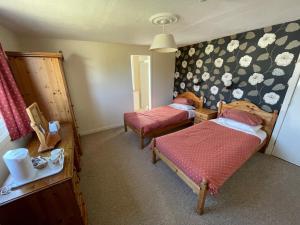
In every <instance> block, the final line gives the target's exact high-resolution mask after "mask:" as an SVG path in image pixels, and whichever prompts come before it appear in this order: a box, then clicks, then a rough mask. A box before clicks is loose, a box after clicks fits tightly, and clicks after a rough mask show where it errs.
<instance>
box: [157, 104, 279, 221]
mask: <svg viewBox="0 0 300 225" xmlns="http://www.w3.org/2000/svg"><path fill="white" fill-rule="evenodd" d="M233 108H234V109H238V110H242V111H246V112H249V113H252V114H255V115H258V116H260V117H261V118H262V119H263V127H262V129H263V130H264V131H265V132H266V133H267V138H266V139H265V141H264V142H263V143H261V144H260V145H259V146H258V147H257V149H256V151H255V152H257V151H260V150H262V149H264V148H265V147H266V146H267V145H268V143H269V141H270V137H271V135H272V131H273V128H274V125H275V122H276V119H277V114H278V113H277V111H274V112H273V113H268V112H265V111H263V110H261V109H260V108H259V107H257V106H256V105H255V104H253V103H251V102H247V101H235V102H232V103H229V104H222V103H221V104H220V106H219V110H218V113H219V114H220V113H221V112H223V111H224V110H225V109H233ZM158 159H161V160H162V161H164V162H165V163H166V164H167V165H168V166H169V167H170V168H171V169H172V170H173V171H174V172H175V173H176V174H177V175H178V176H179V177H180V178H181V179H182V180H183V181H184V182H185V183H186V184H187V185H188V186H189V187H190V188H191V189H192V190H193V192H194V193H196V194H198V204H197V213H198V214H200V215H202V214H203V212H204V204H205V199H206V194H207V191H208V181H206V180H203V181H202V182H201V183H200V184H196V183H195V182H194V181H192V180H191V179H190V178H189V177H188V176H187V175H186V174H185V173H184V172H183V171H182V170H180V169H179V168H178V167H177V166H176V165H175V164H174V163H173V162H172V161H170V160H169V159H168V158H167V157H166V156H164V155H163V154H162V153H161V152H160V151H159V149H158V148H153V150H152V163H153V164H155V163H156V162H157V160H158Z"/></svg>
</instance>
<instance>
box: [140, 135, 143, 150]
mask: <svg viewBox="0 0 300 225" xmlns="http://www.w3.org/2000/svg"><path fill="white" fill-rule="evenodd" d="M140 144H141V149H143V148H144V137H143V136H141V137H140Z"/></svg>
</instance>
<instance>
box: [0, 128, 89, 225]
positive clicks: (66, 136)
mask: <svg viewBox="0 0 300 225" xmlns="http://www.w3.org/2000/svg"><path fill="white" fill-rule="evenodd" d="M60 134H61V137H62V140H61V142H60V143H59V144H58V147H60V148H64V154H65V160H64V169H63V171H62V172H60V173H58V174H56V175H53V176H50V177H46V178H43V179H41V180H37V181H34V182H32V183H29V184H26V185H24V186H22V187H19V188H17V189H16V190H13V191H12V192H11V193H10V194H8V195H0V224H1V225H20V224H22V225H45V224H47V225H58V224H59V225H74V224H76V225H87V224H88V223H87V211H86V205H85V202H84V199H83V197H82V193H81V192H80V189H79V176H78V174H77V172H76V161H77V160H78V159H76V154H74V153H75V139H74V135H73V128H72V124H71V123H66V124H62V126H61V132H60ZM39 145H40V143H39V140H38V138H37V137H34V138H33V139H32V140H31V141H30V142H29V144H28V146H27V148H28V150H29V153H30V155H31V156H37V155H42V156H49V154H50V152H43V153H38V152H37V149H38V148H39ZM77 166H78V165H77Z"/></svg>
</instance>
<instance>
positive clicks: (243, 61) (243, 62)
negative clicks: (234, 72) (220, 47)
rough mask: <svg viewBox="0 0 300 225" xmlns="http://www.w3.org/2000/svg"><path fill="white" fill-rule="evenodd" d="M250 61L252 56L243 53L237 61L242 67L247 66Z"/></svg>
mask: <svg viewBox="0 0 300 225" xmlns="http://www.w3.org/2000/svg"><path fill="white" fill-rule="evenodd" d="M251 61H252V57H251V56H249V55H245V56H243V57H242V58H240V61H239V63H240V65H241V66H242V67H248V66H249V65H250V64H251Z"/></svg>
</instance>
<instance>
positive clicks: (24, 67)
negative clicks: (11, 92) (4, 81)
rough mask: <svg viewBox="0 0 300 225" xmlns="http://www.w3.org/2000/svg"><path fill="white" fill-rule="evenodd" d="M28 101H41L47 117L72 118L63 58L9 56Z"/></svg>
mask: <svg viewBox="0 0 300 225" xmlns="http://www.w3.org/2000/svg"><path fill="white" fill-rule="evenodd" d="M9 63H10V66H11V69H12V71H13V74H14V77H15V80H16V82H17V85H18V87H19V89H20V91H21V93H22V95H23V97H24V99H25V102H26V105H27V106H29V105H30V104H32V103H33V102H37V103H38V105H39V107H40V109H41V111H42V112H43V113H44V115H45V117H46V118H47V120H59V121H60V122H70V121H72V116H71V112H70V106H69V102H68V96H67V90H66V87H65V84H64V82H65V81H64V77H63V71H62V70H61V66H60V63H61V58H57V57H54V58H51V57H9Z"/></svg>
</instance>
